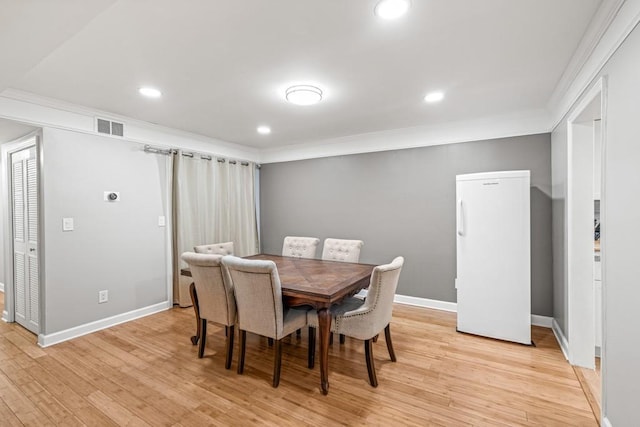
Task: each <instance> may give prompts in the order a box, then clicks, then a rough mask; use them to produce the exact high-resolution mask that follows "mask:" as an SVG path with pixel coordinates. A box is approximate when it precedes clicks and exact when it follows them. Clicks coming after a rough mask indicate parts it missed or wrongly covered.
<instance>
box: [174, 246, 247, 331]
mask: <svg viewBox="0 0 640 427" xmlns="http://www.w3.org/2000/svg"><path fill="white" fill-rule="evenodd" d="M182 260H183V261H184V262H186V263H187V264H189V269H190V270H191V276H192V277H193V283H194V284H195V286H196V292H197V294H198V306H199V309H200V317H201V318H203V319H207V320H210V321H212V322H216V323H220V324H223V325H227V326H230V325H233V324H235V321H236V300H235V297H234V295H233V286H232V284H231V281H230V280H229V278H228V276H226V272H225V271H224V270H223V268H222V264H221V261H222V255H213V254H197V253H194V252H185V253H183V254H182Z"/></svg>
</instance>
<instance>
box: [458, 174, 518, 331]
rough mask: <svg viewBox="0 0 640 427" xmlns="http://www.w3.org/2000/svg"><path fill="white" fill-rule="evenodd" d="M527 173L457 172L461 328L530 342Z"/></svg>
mask: <svg viewBox="0 0 640 427" xmlns="http://www.w3.org/2000/svg"><path fill="white" fill-rule="evenodd" d="M529 175H530V173H529V171H506V172H488V173H474V174H467V175H458V176H456V204H457V206H456V212H457V217H456V240H457V243H456V248H457V271H456V289H457V294H458V303H457V311H458V324H457V329H458V331H460V332H467V333H471V334H476V335H482V336H486V337H491V338H497V339H501V340H507V341H514V342H518V343H522V344H531V255H530V253H531V246H530V241H531V231H530V225H529V222H530V213H529Z"/></svg>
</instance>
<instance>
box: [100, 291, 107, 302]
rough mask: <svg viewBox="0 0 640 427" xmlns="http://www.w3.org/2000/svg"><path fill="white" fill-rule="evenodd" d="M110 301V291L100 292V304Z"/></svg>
mask: <svg viewBox="0 0 640 427" xmlns="http://www.w3.org/2000/svg"><path fill="white" fill-rule="evenodd" d="M107 301H109V291H100V292H98V304H102V303H104V302H107Z"/></svg>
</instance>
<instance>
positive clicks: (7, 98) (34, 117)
mask: <svg viewBox="0 0 640 427" xmlns="http://www.w3.org/2000/svg"><path fill="white" fill-rule="evenodd" d="M96 116H100V117H101V118H105V119H107V120H113V121H117V122H119V123H123V124H124V125H125V127H126V133H125V137H119V136H112V135H107V134H103V133H98V132H97V131H96V126H95V118H96ZM0 118H4V119H8V120H15V121H18V122H22V123H25V124H29V125H32V126H39V127H43V126H44V127H52V128H56V129H62V130H70V131H74V132H81V133H86V134H91V135H99V136H103V137H105V138H116V139H119V140H125V141H130V142H137V143H140V144H153V145H154V146H163V147H173V148H182V149H186V150H195V151H198V152H203V153H207V154H215V155H218V156H223V157H231V158H234V159H236V160H248V161H252V162H255V161H257V160H258V158H259V150H258V149H257V148H254V147H249V146H245V145H241V144H236V143H232V142H227V141H223V140H220V139H216V138H210V137H206V136H202V135H198V134H194V133H190V132H186V131H181V130H178V129H173V128H169V127H165V126H160V125H156V124H153V123H149V122H144V121H142V120H136V119H132V118H130V117H125V116H120V115H117V114H113V113H107V112H104V111H100V110H94V109H90V108H86V107H82V106H79V105H75V104H71V103H67V102H64V101H60V100H57V99H53V98H47V97H44V96H39V95H35V94H32V93H29V92H23V91H20V90H16V89H6V90H4V91H2V92H0Z"/></svg>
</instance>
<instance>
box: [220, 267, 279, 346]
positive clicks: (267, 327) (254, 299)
mask: <svg viewBox="0 0 640 427" xmlns="http://www.w3.org/2000/svg"><path fill="white" fill-rule="evenodd" d="M222 264H223V265H224V267H225V268H226V269H227V272H228V275H229V277H230V279H231V282H232V283H233V289H234V291H235V295H236V304H237V306H238V327H239V328H240V329H242V330H244V331H248V332H253V333H255V334H258V335H262V336H265V337H270V338H275V339H280V338H281V335H282V330H283V307H282V288H281V285H280V276H278V269H277V268H276V264H275V263H274V262H273V261H263V260H247V259H243V258H238V257H234V256H230V255H229V256H225V257H223V258H222Z"/></svg>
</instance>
